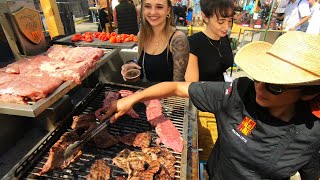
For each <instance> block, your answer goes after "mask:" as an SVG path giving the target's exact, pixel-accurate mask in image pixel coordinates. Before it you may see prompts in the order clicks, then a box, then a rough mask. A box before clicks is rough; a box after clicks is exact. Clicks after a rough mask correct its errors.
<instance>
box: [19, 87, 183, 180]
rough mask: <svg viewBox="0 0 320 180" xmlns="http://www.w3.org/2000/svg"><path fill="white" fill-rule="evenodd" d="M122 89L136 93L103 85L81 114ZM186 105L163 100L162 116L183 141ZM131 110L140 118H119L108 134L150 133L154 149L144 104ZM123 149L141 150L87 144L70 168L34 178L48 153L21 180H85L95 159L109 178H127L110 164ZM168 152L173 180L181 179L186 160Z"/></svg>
mask: <svg viewBox="0 0 320 180" xmlns="http://www.w3.org/2000/svg"><path fill="white" fill-rule="evenodd" d="M123 89H126V90H133V91H135V90H136V89H133V88H128V87H122V86H115V85H109V84H104V87H103V88H102V89H100V90H98V91H97V92H96V93H94V98H93V99H91V100H89V101H88V102H87V105H85V107H84V109H83V110H82V113H91V112H94V111H95V110H97V109H98V108H100V107H101V106H102V100H103V99H104V92H105V91H119V90H123ZM186 102H187V100H186V99H184V98H178V97H174V98H167V99H163V100H162V106H163V114H164V115H165V116H167V117H168V118H170V119H171V120H172V122H173V124H174V125H175V126H176V127H177V129H178V131H179V132H180V134H181V135H182V137H183V138H184V137H185V136H183V135H184V133H187V132H184V131H187V128H184V127H185V124H184V123H185V113H186V112H187V110H186V108H187V104H186ZM134 109H135V111H136V112H137V113H138V114H139V115H140V119H132V118H130V117H129V116H127V115H125V116H123V117H122V118H120V119H119V120H118V121H117V122H116V123H114V124H111V125H110V126H108V127H107V129H108V131H109V132H110V134H113V135H125V134H128V133H136V132H137V133H139V132H145V131H152V143H151V146H152V147H154V146H156V144H155V140H156V138H157V134H156V132H155V130H154V129H153V128H152V127H151V125H150V124H149V123H148V121H147V118H146V113H145V106H144V104H142V103H139V104H136V105H135V106H134ZM79 112H81V111H79ZM79 114H81V113H79ZM75 115H78V114H75ZM61 130H62V129H61ZM66 130H67V129H64V132H65V131H66ZM56 134H58V133H56ZM60 134H61V133H60ZM59 137H60V136H59ZM184 141H186V139H184ZM44 146H45V145H44ZM47 146H48V145H47ZM162 147H165V146H163V145H162ZM124 148H128V149H130V150H136V151H141V149H140V148H135V147H131V146H127V145H124V144H118V145H115V146H112V147H109V148H107V149H99V148H96V147H95V145H94V144H93V143H91V142H88V143H87V144H86V145H85V147H83V149H82V151H83V155H82V156H81V157H80V159H78V160H77V161H76V162H75V163H72V164H71V165H70V166H69V167H67V168H65V169H63V170H51V171H49V172H47V173H45V174H43V175H42V176H41V177H39V176H37V173H38V172H39V171H40V170H41V168H42V167H43V165H44V164H45V162H46V161H47V159H48V155H49V152H48V151H47V152H46V153H45V155H44V157H42V158H40V161H38V162H36V163H35V166H33V167H32V169H31V170H29V172H28V173H27V174H26V175H24V178H25V179H85V178H86V176H87V175H88V174H89V171H90V167H91V165H92V164H93V162H94V161H95V160H96V159H104V160H106V161H107V162H108V165H109V166H110V167H111V169H112V171H111V177H113V178H114V177H116V176H122V175H124V176H126V177H127V174H126V173H125V172H124V171H123V170H122V169H120V168H118V167H117V166H115V165H113V164H112V158H114V157H115V156H116V155H117V154H118V153H119V152H120V151H121V150H123V149H124ZM184 148H187V147H184ZM171 152H172V153H173V155H174V156H175V158H176V159H177V161H176V164H175V168H176V171H177V172H176V174H175V179H181V173H183V172H184V171H185V170H182V172H181V166H182V164H183V162H184V161H185V160H184V158H186V156H183V155H182V154H181V153H176V152H173V151H171ZM184 173H185V172H184Z"/></svg>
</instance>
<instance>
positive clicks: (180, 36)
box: [170, 31, 189, 81]
mask: <svg viewBox="0 0 320 180" xmlns="http://www.w3.org/2000/svg"><path fill="white" fill-rule="evenodd" d="M170 51H171V53H172V59H173V81H184V74H185V72H186V69H187V65H188V59H189V42H188V39H187V36H186V35H185V34H184V33H183V32H181V31H177V32H176V33H175V34H174V36H173V37H172V40H171V44H170Z"/></svg>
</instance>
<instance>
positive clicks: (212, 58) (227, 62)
mask: <svg viewBox="0 0 320 180" xmlns="http://www.w3.org/2000/svg"><path fill="white" fill-rule="evenodd" d="M188 39H189V44H190V53H191V54H193V55H195V56H197V57H198V66H199V81H224V79H223V72H225V71H226V70H227V69H228V68H229V67H231V66H232V64H233V54H232V50H231V47H230V43H229V39H228V36H225V37H223V38H221V45H220V42H219V41H215V40H212V39H210V38H208V37H207V36H206V35H205V34H204V33H203V32H199V33H196V34H194V35H192V36H190V37H188ZM209 41H210V42H211V43H212V44H213V45H212V44H210V42H209ZM213 46H215V47H219V50H220V53H221V55H222V58H221V57H220V56H219V52H218V50H217V49H216V48H215V47H213Z"/></svg>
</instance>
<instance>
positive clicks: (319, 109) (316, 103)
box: [310, 95, 320, 118]
mask: <svg viewBox="0 0 320 180" xmlns="http://www.w3.org/2000/svg"><path fill="white" fill-rule="evenodd" d="M310 108H311V112H312V113H313V114H314V115H315V116H317V117H318V118H320V95H319V96H317V97H316V98H314V99H313V100H312V101H311V102H310Z"/></svg>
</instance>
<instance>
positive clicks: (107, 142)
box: [89, 124, 119, 148]
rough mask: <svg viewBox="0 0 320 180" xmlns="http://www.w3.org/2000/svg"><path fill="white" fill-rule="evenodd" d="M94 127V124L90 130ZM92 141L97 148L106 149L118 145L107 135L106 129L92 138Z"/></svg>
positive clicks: (112, 137)
mask: <svg viewBox="0 0 320 180" xmlns="http://www.w3.org/2000/svg"><path fill="white" fill-rule="evenodd" d="M95 126H97V124H94V125H93V126H92V127H90V128H94V127H95ZM89 130H90V129H89ZM93 141H94V143H95V144H96V146H97V147H98V148H108V147H110V146H113V145H115V144H118V143H119V141H118V140H117V139H116V138H115V137H114V136H113V135H111V134H109V132H108V130H107V129H106V128H105V129H103V130H101V131H100V132H99V133H98V134H96V135H95V136H93Z"/></svg>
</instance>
